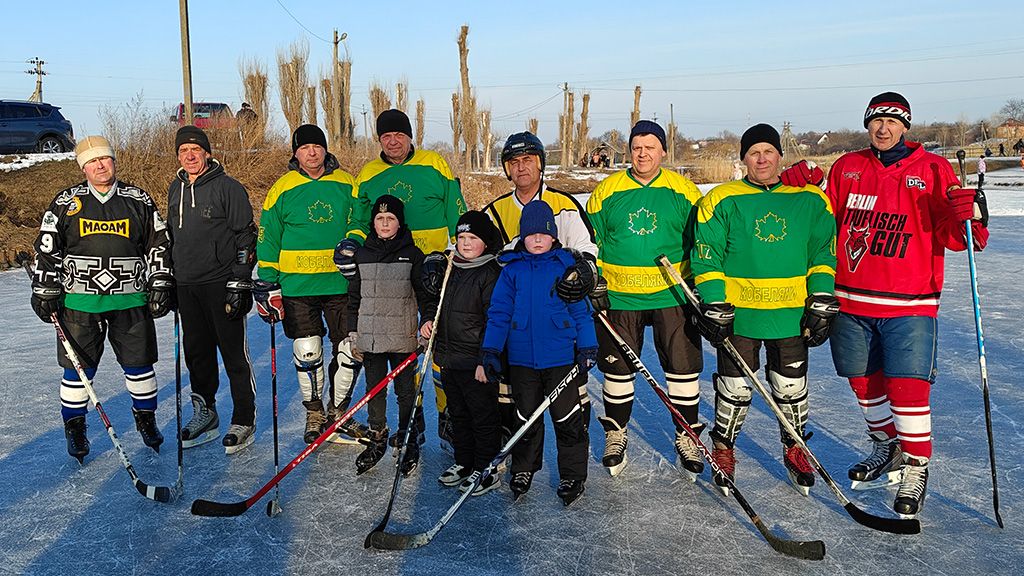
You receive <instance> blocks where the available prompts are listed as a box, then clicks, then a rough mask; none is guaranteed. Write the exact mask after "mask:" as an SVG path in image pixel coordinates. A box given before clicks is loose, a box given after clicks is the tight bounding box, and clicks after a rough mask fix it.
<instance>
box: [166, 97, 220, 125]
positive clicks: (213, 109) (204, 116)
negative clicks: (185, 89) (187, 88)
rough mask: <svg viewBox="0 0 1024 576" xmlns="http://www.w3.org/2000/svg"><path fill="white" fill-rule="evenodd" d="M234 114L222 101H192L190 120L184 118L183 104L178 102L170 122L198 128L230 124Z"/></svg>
mask: <svg viewBox="0 0 1024 576" xmlns="http://www.w3.org/2000/svg"><path fill="white" fill-rule="evenodd" d="M234 117H235V115H234V114H233V113H232V112H231V107H230V106H228V105H227V104H225V103H223V102H193V103H192V118H193V120H192V122H189V121H188V120H186V119H185V105H184V104H178V106H177V107H176V108H175V109H174V114H173V115H172V116H171V122H174V123H176V124H177V125H178V126H184V125H186V124H192V125H194V126H196V127H199V128H210V127H221V126H228V125H230V124H231V120H233V119H234Z"/></svg>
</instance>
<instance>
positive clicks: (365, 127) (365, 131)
mask: <svg viewBox="0 0 1024 576" xmlns="http://www.w3.org/2000/svg"><path fill="white" fill-rule="evenodd" d="M363 134H366V139H365V140H364V142H365V144H366V153H367V154H369V153H370V125H369V124H367V123H366V105H365V104H364V105H363Z"/></svg>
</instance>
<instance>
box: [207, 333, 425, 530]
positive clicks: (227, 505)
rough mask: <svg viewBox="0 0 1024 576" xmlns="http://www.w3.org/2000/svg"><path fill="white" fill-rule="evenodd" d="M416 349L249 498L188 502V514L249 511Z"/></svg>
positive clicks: (382, 385)
mask: <svg viewBox="0 0 1024 576" xmlns="http://www.w3.org/2000/svg"><path fill="white" fill-rule="evenodd" d="M419 353H420V349H419V348H417V349H416V351H415V352H412V353H411V354H409V356H407V357H406V359H405V360H402V363H401V364H399V365H398V366H396V367H395V369H394V370H392V371H391V372H388V374H387V376H385V377H384V378H382V379H381V381H380V382H378V383H377V384H376V385H374V387H373V388H371V389H370V391H369V392H367V393H366V394H365V395H364V396H363V397H362V398H360V399H359V401H357V402H356V403H355V404H354V405H352V407H351V408H349V409H348V410H347V411H346V412H345V413H344V414H342V415H341V417H340V418H338V419H337V420H335V421H334V422H332V423H331V424H330V425H329V426H328V427H327V428H325V429H324V431H323V432H321V433H320V436H319V437H318V438H317V439H316V440H314V441H313V442H312V443H310V444H309V445H308V446H306V447H305V448H304V449H303V450H302V452H300V453H299V455H298V456H296V457H295V458H294V459H293V460H292V461H291V462H289V463H288V464H287V465H285V467H284V469H283V470H281V471H280V472H278V473H277V474H275V475H274V477H273V478H271V479H270V481H269V482H267V483H266V484H264V485H263V487H261V488H260V489H259V490H257V491H256V493H255V494H253V495H252V496H250V497H249V498H247V499H245V500H242V501H240V502H213V501H211V500H202V499H200V500H196V501H194V502H192V513H193V514H195V515H196V516H239V515H241V514H243V513H245V511H246V510H248V509H249V508H252V506H253V505H254V504H256V503H257V502H259V500H260V498H263V497H264V496H265V495H266V494H267V492H270V490H271V488H273V487H275V486H277V484H278V482H280V481H281V479H282V478H284V477H285V476H287V475H288V473H289V472H291V471H292V470H294V469H295V467H296V466H298V465H299V464H301V463H302V461H303V460H305V459H306V458H307V457H308V456H309V455H310V454H312V453H313V452H316V450H317V449H318V448H320V446H322V445H323V444H324V442H326V441H327V439H328V438H329V437H330V436H331V434H334V431H335V430H337V429H338V427H339V426H341V425H342V424H343V423H345V422H347V421H348V420H349V419H350V418H352V416H353V415H354V414H355V413H356V412H358V411H359V409H360V408H362V407H363V406H365V405H366V403H367V402H369V401H370V398H373V397H374V396H376V395H377V394H378V393H379V392H380V391H381V390H384V389H385V388H387V386H388V384H389V383H391V381H392V380H394V379H395V376H397V375H398V374H399V373H400V372H401V371H402V370H405V369H406V368H408V367H409V366H410V365H411V364H412V363H413V362H415V361H416V357H417V356H418V355H419Z"/></svg>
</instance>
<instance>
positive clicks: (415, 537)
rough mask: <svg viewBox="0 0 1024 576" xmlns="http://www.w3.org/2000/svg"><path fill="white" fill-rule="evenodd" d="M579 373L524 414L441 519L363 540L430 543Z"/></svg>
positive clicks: (385, 544) (402, 546) (401, 545)
mask: <svg viewBox="0 0 1024 576" xmlns="http://www.w3.org/2000/svg"><path fill="white" fill-rule="evenodd" d="M579 373H580V366H579V364H573V367H572V369H571V370H569V373H568V374H566V375H565V377H564V378H562V381H561V382H559V383H558V384H557V385H556V386H555V389H554V390H552V391H551V393H550V394H548V395H547V396H545V397H544V400H543V401H541V403H540V406H537V409H536V410H534V411H533V414H530V417H529V418H527V419H526V422H525V423H524V424H523V425H522V426H520V427H519V430H516V433H515V434H513V435H512V437H511V438H509V439H508V442H505V445H504V446H502V447H501V451H500V452H498V455H497V456H495V457H494V459H493V460H491V463H490V464H488V465H487V468H485V469H484V471H483V472H482V473H481V474H480V477H479V478H477V479H476V482H474V483H473V485H472V486H470V487H469V488H468V489H466V491H464V492H463V493H462V495H461V496H459V499H458V500H456V501H455V503H454V504H452V505H451V507H450V508H448V511H447V512H445V513H444V515H442V516H441V519H440V520H438V521H437V523H436V524H434V525H433V526H431V527H430V529H429V530H427V531H426V532H419V533H416V534H398V533H394V532H383V531H381V530H376V531H373V532H370V534H369V535H367V536H366V542H367V543H368V544H369V546H372V547H374V548H377V549H379V550H410V549H412V548H420V547H422V546H426V545H427V544H430V541H431V540H433V539H434V536H437V533H438V532H440V531H441V529H442V528H444V527H445V525H447V524H448V521H449V520H451V519H452V516H454V515H455V513H456V512H458V511H459V508H461V507H462V504H463V503H465V502H466V500H468V499H469V497H470V496H471V495H472V494H473V491H474V490H476V488H477V487H478V486H480V484H481V483H483V481H484V480H486V479H487V478H488V477H490V476H492V475H493V474H495V471H496V470H497V469H498V466H500V465H501V463H502V462H504V461H505V458H508V455H509V454H510V453H511V452H512V447H513V446H515V445H516V442H519V439H520V438H522V437H523V435H524V434H526V431H527V430H529V429H530V426H532V425H533V424H534V423H535V422H536V421H537V420H538V419H539V418H540V417H541V415H542V414H544V411H545V410H547V409H548V407H549V406H551V403H552V402H554V401H555V399H556V398H558V395H559V394H561V393H562V390H565V388H566V387H568V386H569V384H570V383H571V382H572V381H573V380H574V379H575V378H576V377H577V376H579ZM369 546H368V547H369Z"/></svg>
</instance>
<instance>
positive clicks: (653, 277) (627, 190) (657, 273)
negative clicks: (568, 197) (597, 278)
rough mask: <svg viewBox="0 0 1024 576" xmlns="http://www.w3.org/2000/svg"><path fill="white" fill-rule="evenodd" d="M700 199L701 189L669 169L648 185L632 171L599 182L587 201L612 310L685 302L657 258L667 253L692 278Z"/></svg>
mask: <svg viewBox="0 0 1024 576" xmlns="http://www.w3.org/2000/svg"><path fill="white" fill-rule="evenodd" d="M698 199H700V191H699V190H697V186H695V185H694V183H693V182H691V181H690V180H689V179H688V178H686V177H684V176H681V175H679V174H677V173H675V172H672V171H669V170H661V171H660V172H659V173H658V175H657V176H655V177H654V179H653V180H651V181H650V182H648V183H647V184H641V183H640V182H638V181H637V180H636V179H635V178H634V177H633V175H632V173H631V172H630V171H629V170H624V171H622V172H617V173H615V174H612V175H611V176H609V177H608V178H606V179H605V180H604V181H602V182H601V183H600V184H598V186H597V188H596V189H595V190H594V193H593V194H591V195H590V199H589V200H588V201H587V215H588V216H589V217H590V224H591V225H592V226H593V227H594V235H595V236H596V238H597V247H598V267H599V268H600V269H601V274H602V275H603V276H604V277H605V279H606V280H607V281H608V299H609V302H610V303H611V307H612V309H613V310H655V309H659V308H668V307H671V306H678V305H679V304H680V300H679V298H681V297H682V296H681V295H680V296H678V297H677V296H676V295H675V294H674V292H673V291H672V290H671V288H670V287H671V281H670V280H668V279H667V278H666V276H665V274H664V273H663V272H662V271H661V270H660V269H659V268H658V265H657V264H656V263H655V259H656V258H657V257H658V256H659V255H661V254H664V255H666V256H667V257H668V258H669V260H671V261H672V264H673V265H674V266H676V267H677V268H678V269H679V271H680V273H681V274H682V275H683V276H684V277H686V276H689V274H690V263H689V254H690V247H691V246H692V244H693V222H694V218H695V212H696V208H695V205H696V203H697V200H698Z"/></svg>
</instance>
